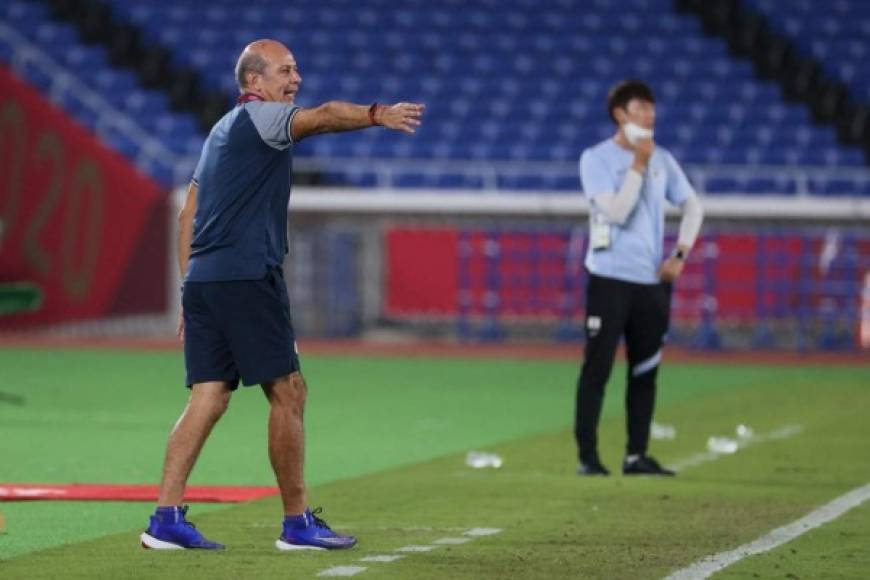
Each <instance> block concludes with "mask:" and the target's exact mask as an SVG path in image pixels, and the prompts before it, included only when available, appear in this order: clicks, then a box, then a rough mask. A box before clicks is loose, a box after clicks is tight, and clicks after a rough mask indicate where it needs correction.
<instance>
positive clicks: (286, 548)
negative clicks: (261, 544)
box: [275, 538, 326, 552]
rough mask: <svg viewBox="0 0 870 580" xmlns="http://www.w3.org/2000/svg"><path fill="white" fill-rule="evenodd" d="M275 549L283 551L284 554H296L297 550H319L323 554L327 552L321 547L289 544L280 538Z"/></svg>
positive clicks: (276, 541)
mask: <svg viewBox="0 0 870 580" xmlns="http://www.w3.org/2000/svg"><path fill="white" fill-rule="evenodd" d="M275 547H276V548H278V549H279V550H281V551H282V552H294V551H297V550H318V551H321V552H325V551H326V548H321V547H319V546H303V545H300V544H288V543H287V542H285V541H284V540H281V539H280V538H279V539H277V540H275Z"/></svg>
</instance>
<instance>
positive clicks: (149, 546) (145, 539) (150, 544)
mask: <svg viewBox="0 0 870 580" xmlns="http://www.w3.org/2000/svg"><path fill="white" fill-rule="evenodd" d="M139 541H140V542H142V547H143V548H145V549H146V550H186V549H187V548H185V547H184V546H179V545H178V544H173V543H171V542H164V541H163V540H158V539H157V538H155V537H154V536H152V535H151V534H149V533H147V532H145V533H143V534H142V535H141V536H139Z"/></svg>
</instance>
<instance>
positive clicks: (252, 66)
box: [236, 53, 266, 90]
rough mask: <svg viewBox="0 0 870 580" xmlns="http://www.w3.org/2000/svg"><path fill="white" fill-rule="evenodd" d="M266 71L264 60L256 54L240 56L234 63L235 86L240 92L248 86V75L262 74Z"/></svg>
mask: <svg viewBox="0 0 870 580" xmlns="http://www.w3.org/2000/svg"><path fill="white" fill-rule="evenodd" d="M265 71H266V59H264V58H263V57H262V56H260V55H259V54H257V53H247V54H242V56H240V57H239V60H238V62H237V63H236V84H237V85H239V89H240V90H245V89H246V88H247V86H248V74H249V73H256V74H260V75H261V74H263V73H264V72H265Z"/></svg>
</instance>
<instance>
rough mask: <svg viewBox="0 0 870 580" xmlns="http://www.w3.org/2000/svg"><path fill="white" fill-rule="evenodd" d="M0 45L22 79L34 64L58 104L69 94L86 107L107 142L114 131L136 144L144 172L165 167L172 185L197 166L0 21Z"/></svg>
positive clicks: (186, 179) (139, 161)
mask: <svg viewBox="0 0 870 580" xmlns="http://www.w3.org/2000/svg"><path fill="white" fill-rule="evenodd" d="M0 44H5V45H6V46H8V47H9V48H10V51H11V58H10V60H9V66H10V68H11V69H12V70H13V71H14V72H15V73H16V74H18V76H20V77H22V78H25V79H26V78H27V76H28V75H27V67H29V66H32V67H36V69H37V70H39V71H40V72H42V73H43V74H44V75H45V77H46V78H47V79H49V85H48V87H47V89H48V95H47V96H48V97H49V99H51V100H52V101H53V102H54V103H56V104H57V105H58V106H61V107H62V106H63V104H64V102H65V97H67V96H68V95H69V96H72V97H73V98H75V100H77V101H79V102H80V103H81V104H82V105H84V106H85V107H87V109H88V112H90V113H91V114H92V115H93V116H94V118H95V119H96V123H95V125H94V131H95V132H96V134H97V136H98V137H100V138H101V139H103V140H104V141H106V142H107V143H110V142H111V141H110V139H109V135H110V134H111V132H113V131H114V132H117V133H118V134H120V135H123V136H124V137H125V138H127V139H129V141H130V142H132V143H136V144H137V145H138V154H137V155H136V157H135V158H134V159H133V161H134V163H135V164H136V165H137V167H139V169H140V170H142V171H143V172H145V173H150V172H151V170H152V169H153V168H154V167H155V166H158V167H163V168H165V169H166V170H168V171H169V172H170V173H171V175H172V177H173V182H174V184H178V183H183V182H185V181H188V180H189V179H190V176H191V174H192V173H193V168H194V167H195V166H196V157H193V156H186V157H179V156H178V155H177V154H176V153H173V152H172V151H170V150H169V148H168V147H166V145H165V144H164V143H163V142H162V141H160V140H159V139H157V138H155V137H154V136H153V135H152V134H151V133H150V132H148V131H146V130H145V129H143V128H142V127H141V126H140V125H139V124H138V123H136V121H135V120H134V119H132V118H131V117H130V116H128V115H126V114H124V113H123V112H122V111H120V110H119V109H118V108H117V107H116V106H115V105H114V104H113V103H112V102H110V101H108V100H106V99H105V98H104V97H103V96H102V95H101V94H99V93H98V92H97V91H95V90H93V89H92V88H91V87H89V86H88V85H87V84H85V83H83V82H82V81H81V80H79V79H78V78H76V77H75V76H74V75H72V74H71V73H70V72H68V71H67V70H66V69H65V68H64V67H63V66H61V65H60V64H58V63H57V62H56V61H55V60H54V59H53V58H52V57H51V56H50V55H48V54H47V53H46V52H45V51H43V50H42V49H40V48H39V47H38V46H37V45H35V44H34V43H32V42H30V41H29V40H28V39H27V38H25V37H24V36H22V35H21V34H19V33H18V32H16V31H15V30H14V29H13V28H11V27H10V26H8V25H7V24H5V23H2V22H0Z"/></svg>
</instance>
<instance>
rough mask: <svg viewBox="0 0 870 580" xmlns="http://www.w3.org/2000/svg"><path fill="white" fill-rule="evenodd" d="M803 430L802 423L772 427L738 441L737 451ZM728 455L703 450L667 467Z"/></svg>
mask: <svg viewBox="0 0 870 580" xmlns="http://www.w3.org/2000/svg"><path fill="white" fill-rule="evenodd" d="M803 430H804V428H803V425H786V426H784V427H780V428H778V429H774V430H773V431H771V432H770V433H766V434H763V435H756V436H754V437H752V438H750V439H745V440H742V441H740V447H739V449H738V451H740V450H742V449H746V448H747V447H753V446H755V445H758V444H759V443H766V442H768V441H778V440H781V439H788V438H789V437H794V436H795V435H797V434H799V433H801V432H803ZM728 455H730V454H728V453H714V452H712V451H705V452H703V453H696V454H695V455H691V456H689V457H686V458H684V459H678V460H677V461H675V462H674V463H671V464H669V465H668V467H670V468H671V469H673V470H674V471H680V470H682V469H686V468H688V467H695V466H697V465H701V464H702V463H709V462H711V461H716V460H717V459H721V458H722V457H728Z"/></svg>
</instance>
